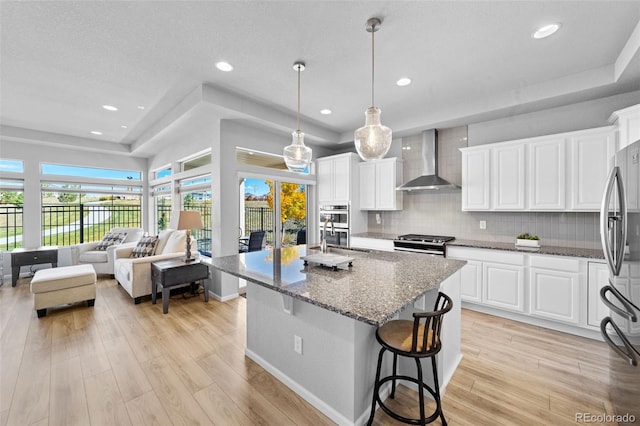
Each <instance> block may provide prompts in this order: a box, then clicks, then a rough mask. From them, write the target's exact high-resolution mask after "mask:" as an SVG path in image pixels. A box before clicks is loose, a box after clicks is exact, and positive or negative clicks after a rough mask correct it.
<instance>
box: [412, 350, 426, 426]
mask: <svg viewBox="0 0 640 426" xmlns="http://www.w3.org/2000/svg"><path fill="white" fill-rule="evenodd" d="M414 359H415V360H416V368H417V370H418V401H419V403H420V424H421V425H425V424H426V423H425V421H424V418H425V416H424V387H423V386H422V383H423V381H422V363H421V362H420V358H414Z"/></svg>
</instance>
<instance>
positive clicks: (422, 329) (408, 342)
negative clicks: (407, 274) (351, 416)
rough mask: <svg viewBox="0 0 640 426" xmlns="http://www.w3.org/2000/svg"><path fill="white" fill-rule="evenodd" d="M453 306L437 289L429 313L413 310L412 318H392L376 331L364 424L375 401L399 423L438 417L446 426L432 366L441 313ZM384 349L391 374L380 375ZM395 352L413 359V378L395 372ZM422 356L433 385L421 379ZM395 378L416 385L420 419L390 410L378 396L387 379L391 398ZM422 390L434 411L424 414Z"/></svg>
mask: <svg viewBox="0 0 640 426" xmlns="http://www.w3.org/2000/svg"><path fill="white" fill-rule="evenodd" d="M452 306H453V302H452V301H451V298H450V297H449V296H447V295H446V294H444V293H442V292H438V297H437V298H436V303H435V307H434V309H433V312H415V313H414V314H413V321H411V320H393V321H389V322H388V323H386V324H384V325H383V326H382V327H380V328H378V329H377V330H376V339H377V340H378V343H380V345H381V346H382V349H380V354H379V355H378V368H377V370H376V381H375V385H374V388H373V400H372V402H371V416H370V417H369V421H368V422H367V425H371V424H372V423H373V417H374V415H375V412H376V403H378V404H380V408H382V410H383V411H384V412H385V413H387V414H388V415H389V416H391V417H393V418H394V419H396V420H399V421H401V422H403V423H409V424H413V425H424V424H427V423H431V422H432V421H434V420H435V419H437V418H438V417H440V419H442V424H443V425H445V426H446V424H447V421H446V420H445V418H444V413H443V412H442V405H441V403H440V385H439V384H438V370H437V369H436V354H437V353H438V352H440V349H441V348H442V342H441V341H440V330H441V329H442V320H443V318H444V314H446V313H447V312H449V311H450V310H451V308H452ZM386 351H389V352H391V353H393V373H392V375H391V376H387V377H384V378H382V379H381V378H380V369H381V367H382V358H383V355H384V353H385V352H386ZM398 355H400V356H404V357H409V358H413V359H414V360H415V362H416V367H417V370H418V377H417V379H416V378H414V377H409V376H403V375H397V373H396V369H397V364H398ZM422 358H431V366H432V368H433V382H434V387H433V388H431V387H430V386H429V385H427V384H426V383H424V382H423V381H422V364H421V362H420V360H421V359H422ZM396 380H406V381H409V382H412V383H415V384H417V385H418V399H419V401H420V418H419V419H412V418H408V417H404V416H401V415H399V414H397V413H394V412H393V411H391V409H389V408H388V407H387V406H386V405H384V403H383V402H382V400H381V399H380V394H379V393H380V386H382V385H383V384H384V383H386V382H388V381H392V385H391V394H390V395H389V396H390V398H394V397H395V392H396ZM424 389H426V390H427V391H428V392H429V393H430V394H431V396H433V399H434V400H435V402H436V409H435V411H434V412H433V413H432V414H431V415H429V416H428V417H426V416H425V413H424V411H425V410H424Z"/></svg>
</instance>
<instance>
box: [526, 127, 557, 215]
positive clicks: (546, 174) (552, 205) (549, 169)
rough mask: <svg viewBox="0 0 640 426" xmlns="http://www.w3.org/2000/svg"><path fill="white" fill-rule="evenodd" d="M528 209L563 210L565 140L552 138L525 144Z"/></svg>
mask: <svg viewBox="0 0 640 426" xmlns="http://www.w3.org/2000/svg"><path fill="white" fill-rule="evenodd" d="M528 149H529V152H528V156H529V185H528V193H529V208H530V209H531V210H564V208H565V205H566V202H565V169H566V163H565V151H566V148H565V139H564V138H552V139H549V140H544V141H539V142H535V143H530V144H528Z"/></svg>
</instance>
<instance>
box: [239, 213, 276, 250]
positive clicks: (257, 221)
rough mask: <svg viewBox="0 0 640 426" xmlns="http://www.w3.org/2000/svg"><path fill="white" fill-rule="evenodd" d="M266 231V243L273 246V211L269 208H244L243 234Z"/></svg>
mask: <svg viewBox="0 0 640 426" xmlns="http://www.w3.org/2000/svg"><path fill="white" fill-rule="evenodd" d="M253 231H267V233H266V243H267V244H273V211H272V210H271V209H270V208H269V207H245V208H244V233H245V235H250V234H251V232H253Z"/></svg>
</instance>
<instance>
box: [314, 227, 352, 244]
mask: <svg viewBox="0 0 640 426" xmlns="http://www.w3.org/2000/svg"><path fill="white" fill-rule="evenodd" d="M323 232H324V231H323V230H322V228H320V239H321V240H320V241H322V239H323V238H324V234H323ZM327 245H330V246H336V247H348V246H349V230H348V229H346V228H335V231H334V233H333V235H331V231H330V229H329V227H327Z"/></svg>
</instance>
